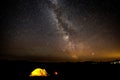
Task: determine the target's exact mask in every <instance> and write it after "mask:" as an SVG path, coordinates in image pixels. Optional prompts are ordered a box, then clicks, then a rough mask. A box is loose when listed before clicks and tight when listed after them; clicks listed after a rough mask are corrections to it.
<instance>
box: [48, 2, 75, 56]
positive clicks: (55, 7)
mask: <svg viewBox="0 0 120 80" xmlns="http://www.w3.org/2000/svg"><path fill="white" fill-rule="evenodd" d="M49 8H50V9H51V10H52V11H53V12H52V13H53V15H54V16H53V17H54V20H55V22H56V29H57V30H58V33H59V34H60V35H61V36H62V38H63V40H64V42H65V43H66V45H65V46H64V47H63V51H66V52H67V53H68V54H69V55H70V56H76V53H73V52H74V51H76V49H75V43H74V41H73V39H72V38H71V35H70V31H74V32H75V30H73V28H72V27H73V26H71V24H70V22H69V21H68V20H67V19H65V18H64V17H63V15H64V14H63V13H62V12H63V11H62V8H61V6H60V5H59V3H58V1H57V0H50V4H49ZM76 57H77V56H76Z"/></svg>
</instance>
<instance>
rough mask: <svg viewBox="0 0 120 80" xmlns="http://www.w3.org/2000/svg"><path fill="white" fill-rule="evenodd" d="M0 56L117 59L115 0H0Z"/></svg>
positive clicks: (119, 16)
mask: <svg viewBox="0 0 120 80" xmlns="http://www.w3.org/2000/svg"><path fill="white" fill-rule="evenodd" d="M0 10H1V12H0V20H1V21H0V22H1V23H0V39H1V40H0V45H1V46H0V50H1V51H0V59H14V60H33V61H48V62H49V61H50V62H52V61H60V62H62V61H76V62H77V61H96V60H101V61H103V60H109V59H120V35H119V34H120V27H119V26H120V22H119V21H120V3H119V0H3V1H1V2H0Z"/></svg>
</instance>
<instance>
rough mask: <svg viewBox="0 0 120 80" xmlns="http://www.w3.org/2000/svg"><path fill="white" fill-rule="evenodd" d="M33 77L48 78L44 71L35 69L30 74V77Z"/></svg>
mask: <svg viewBox="0 0 120 80" xmlns="http://www.w3.org/2000/svg"><path fill="white" fill-rule="evenodd" d="M34 76H48V74H47V72H46V70H45V69H41V68H36V69H35V70H33V71H32V72H31V74H30V77H34Z"/></svg>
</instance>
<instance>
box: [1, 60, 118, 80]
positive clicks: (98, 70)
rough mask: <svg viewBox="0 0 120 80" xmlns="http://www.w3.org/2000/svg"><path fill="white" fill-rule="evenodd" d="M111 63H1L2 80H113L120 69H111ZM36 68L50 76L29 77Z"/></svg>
mask: <svg viewBox="0 0 120 80" xmlns="http://www.w3.org/2000/svg"><path fill="white" fill-rule="evenodd" d="M110 63H111V62H104V63H103V62H99V63H94V62H78V63H70V62H66V63H52V62H51V63H47V62H44V63H40V62H28V61H0V74H1V77H0V78H1V79H0V80H8V79H10V80H69V79H72V80H76V79H77V80H87V79H90V80H91V79H99V80H100V79H103V80H104V78H105V77H106V78H111V77H113V75H114V74H117V73H119V69H118V70H116V68H110V66H111V65H109V64H110ZM91 64H94V65H91ZM96 64H98V65H96ZM99 64H102V65H99ZM103 64H105V65H106V66H105V65H103ZM35 68H43V69H46V71H47V72H48V74H49V76H48V77H29V75H30V73H31V71H33V70H34V69H35ZM55 71H57V72H58V73H59V74H58V75H57V76H55V75H54V74H53V73H54V72H55ZM109 74H110V75H109ZM115 78H117V79H118V80H119V76H117V75H116V77H114V80H116V79H115Z"/></svg>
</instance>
